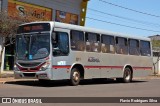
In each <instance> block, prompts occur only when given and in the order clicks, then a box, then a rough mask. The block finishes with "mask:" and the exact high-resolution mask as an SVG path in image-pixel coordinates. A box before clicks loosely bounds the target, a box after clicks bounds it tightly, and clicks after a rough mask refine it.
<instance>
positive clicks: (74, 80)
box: [70, 64, 84, 86]
mask: <svg viewBox="0 0 160 106" xmlns="http://www.w3.org/2000/svg"><path fill="white" fill-rule="evenodd" d="M81 79H84V67H83V66H82V65H81V64H75V65H74V66H73V67H72V68H71V74H70V82H71V85H73V86H77V85H78V84H79V82H80V80H81Z"/></svg>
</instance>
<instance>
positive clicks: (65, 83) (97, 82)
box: [5, 79, 148, 87]
mask: <svg viewBox="0 0 160 106" xmlns="http://www.w3.org/2000/svg"><path fill="white" fill-rule="evenodd" d="M144 82H148V81H145V80H133V81H132V82H131V83H122V82H117V81H116V80H113V79H87V80H82V81H81V82H80V84H79V86H81V85H82V86H84V85H101V84H132V83H144ZM5 84H13V85H22V86H32V87H64V86H70V83H69V81H67V80H60V81H48V82H43V83H42V82H39V81H38V80H36V81H30V80H29V81H10V82H6V83H5Z"/></svg>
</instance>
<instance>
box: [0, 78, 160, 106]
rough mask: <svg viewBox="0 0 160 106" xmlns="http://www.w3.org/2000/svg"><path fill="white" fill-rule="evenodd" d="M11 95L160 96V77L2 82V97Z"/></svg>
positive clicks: (0, 92)
mask: <svg viewBox="0 0 160 106" xmlns="http://www.w3.org/2000/svg"><path fill="white" fill-rule="evenodd" d="M10 96H11V97H160V79H150V80H134V81H133V82H132V83H127V84H125V83H118V82H116V81H112V80H109V81H106V80H94V81H92V80H86V81H83V82H82V83H81V84H80V85H79V86H69V84H68V82H67V81H57V82H51V83H50V84H40V83H39V82H38V81H13V82H7V83H5V84H0V97H10ZM57 105H58V104H57ZM101 105H102V104H101ZM122 105H124V104H122ZM154 105H156V104H154ZM145 106H146V105H145Z"/></svg>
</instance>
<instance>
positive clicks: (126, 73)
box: [116, 67, 132, 83]
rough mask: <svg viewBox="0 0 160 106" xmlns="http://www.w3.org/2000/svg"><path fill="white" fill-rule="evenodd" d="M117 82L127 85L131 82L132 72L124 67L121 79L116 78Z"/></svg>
mask: <svg viewBox="0 0 160 106" xmlns="http://www.w3.org/2000/svg"><path fill="white" fill-rule="evenodd" d="M116 80H117V81H118V82H124V83H129V82H131V81H132V71H131V69H130V68H128V67H126V68H125V69H124V73H123V78H117V79H116Z"/></svg>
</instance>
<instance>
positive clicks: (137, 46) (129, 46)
mask: <svg viewBox="0 0 160 106" xmlns="http://www.w3.org/2000/svg"><path fill="white" fill-rule="evenodd" d="M131 40H132V41H136V42H137V43H138V45H137V44H136V46H134V47H133V46H131V45H130V41H131ZM131 47H132V48H136V49H137V50H138V54H131V52H130V49H131ZM128 51H129V55H134V56H139V55H141V52H140V40H138V39H134V38H129V39H128Z"/></svg>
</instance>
